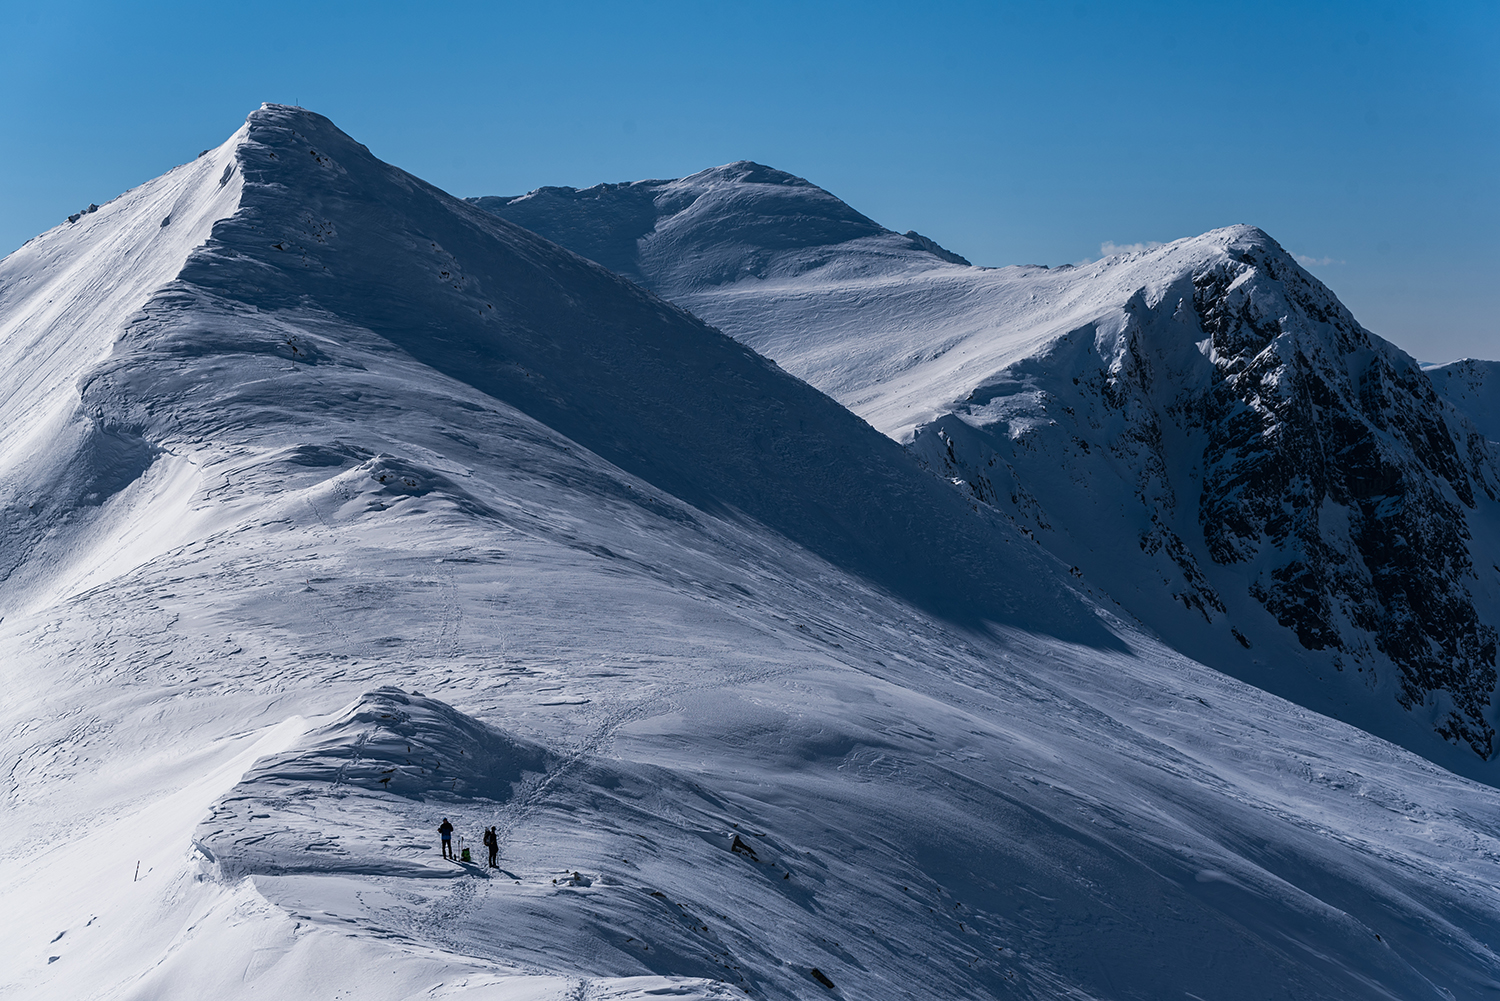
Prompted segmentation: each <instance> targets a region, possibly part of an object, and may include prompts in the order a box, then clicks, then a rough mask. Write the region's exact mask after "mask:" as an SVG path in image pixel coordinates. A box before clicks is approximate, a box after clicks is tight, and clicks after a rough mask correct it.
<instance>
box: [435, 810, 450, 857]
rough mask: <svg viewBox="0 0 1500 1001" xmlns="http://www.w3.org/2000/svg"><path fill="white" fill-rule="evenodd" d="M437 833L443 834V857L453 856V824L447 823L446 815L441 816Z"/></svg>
mask: <svg viewBox="0 0 1500 1001" xmlns="http://www.w3.org/2000/svg"><path fill="white" fill-rule="evenodd" d="M438 833H439V834H441V835H442V836H443V858H446V859H451V858H452V857H453V825H452V824H450V823H448V818H447V817H444V818H443V823H442V826H440V827H439V828H438Z"/></svg>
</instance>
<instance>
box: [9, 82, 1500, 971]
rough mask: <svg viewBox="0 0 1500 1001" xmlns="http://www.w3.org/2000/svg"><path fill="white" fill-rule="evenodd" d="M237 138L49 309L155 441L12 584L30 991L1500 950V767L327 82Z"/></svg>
mask: <svg viewBox="0 0 1500 1001" xmlns="http://www.w3.org/2000/svg"><path fill="white" fill-rule="evenodd" d="M221 152H222V151H221ZM227 152H228V155H229V156H230V157H231V158H232V161H233V165H234V167H235V171H234V174H235V176H239V177H240V178H241V183H242V187H241V188H240V189H239V192H238V194H237V195H236V196H235V197H236V201H235V203H234V204H233V205H226V206H218V205H216V204H210V203H207V202H206V203H204V205H203V208H202V211H203V212H204V213H205V214H211V215H212V216H213V219H212V220H211V221H210V222H208V223H205V224H204V225H205V226H206V228H207V231H208V234H209V235H208V237H207V238H206V239H205V240H204V241H203V242H202V243H201V244H199V245H198V246H197V247H196V249H191V250H190V252H189V253H188V254H187V256H186V258H185V259H184V260H183V261H182V262H181V263H180V264H178V265H175V267H176V271H175V272H174V273H172V274H171V276H170V277H168V278H165V279H163V282H162V284H161V285H160V286H159V287H157V288H156V289H154V290H153V291H151V292H150V294H148V295H147V296H146V297H145V300H144V301H143V302H141V303H139V304H138V305H133V306H132V307H131V308H132V309H133V312H131V313H129V314H128V315H125V316H117V315H110V316H104V315H103V314H101V315H100V317H99V318H97V319H95V318H91V317H89V316H88V314H86V313H83V312H79V313H78V314H77V315H79V316H80V317H83V318H84V320H81V321H80V322H85V321H86V322H87V323H88V324H96V325H102V324H111V325H112V326H111V327H110V328H109V329H90V330H76V329H73V328H71V327H69V326H68V325H66V324H61V325H58V326H56V327H54V328H51V329H50V330H48V331H41V332H37V331H35V328H33V327H32V326H30V325H29V324H28V323H26V322H20V321H17V323H16V326H15V327H14V328H7V329H14V330H18V331H20V334H21V335H23V336H31V335H33V334H34V337H35V340H34V343H36V344H38V345H40V347H41V349H43V350H51V351H52V352H53V353H54V359H55V360H54V364H56V365H59V366H62V367H63V368H64V369H65V370H66V371H65V374H63V375H57V374H55V373H53V372H52V371H51V370H50V369H49V370H48V372H47V377H48V378H52V379H55V380H56V381H55V383H54V384H55V385H56V386H57V387H58V388H57V389H56V390H55V391H54V395H59V394H60V395H61V397H62V399H61V401H57V400H54V401H52V403H53V405H54V406H56V407H59V408H70V409H71V411H72V412H76V413H77V414H79V417H78V418H77V419H78V420H84V419H87V420H89V421H90V422H91V425H90V426H93V427H97V428H99V429H101V432H100V433H107V434H118V435H122V436H124V435H130V436H133V439H132V440H138V441H139V442H141V443H142V444H141V447H142V448H143V449H146V450H147V453H146V454H148V455H149V456H150V459H149V461H148V462H144V463H143V464H142V465H143V468H141V469H139V470H137V471H136V472H135V473H134V474H133V475H130V476H125V475H122V476H121V477H120V479H121V480H123V482H121V483H119V484H117V485H116V486H115V489H113V490H110V491H107V492H105V491H97V492H96V493H98V496H97V497H96V498H94V499H93V501H91V502H90V504H91V506H89V507H88V510H87V511H84V510H83V506H81V505H80V506H75V507H73V508H68V509H64V510H60V511H58V513H56V514H55V515H49V516H48V517H50V519H51V520H49V521H47V522H46V523H45V530H44V531H43V532H42V542H40V543H38V544H37V545H36V546H34V547H33V548H31V549H29V550H28V552H27V555H26V556H25V558H24V559H23V560H22V561H21V562H20V564H19V566H18V567H17V569H16V571H14V572H11V573H10V574H9V575H8V576H7V578H6V579H5V582H4V584H3V585H0V603H3V619H0V649H3V651H4V653H5V656H4V658H3V660H0V663H3V667H4V671H5V684H6V688H7V696H8V697H7V699H6V701H5V703H4V705H3V709H0V711H3V713H4V723H5V726H4V728H3V729H0V734H3V737H0V741H3V747H4V754H5V760H6V762H7V763H8V765H9V767H8V769H7V771H6V773H5V785H4V796H5V807H4V810H5V823H4V824H3V825H0V893H3V896H4V899H5V901H6V903H7V907H6V908H4V909H3V911H0V942H3V943H4V945H3V947H0V948H3V949H4V953H3V958H4V962H0V990H3V991H4V992H5V994H6V996H7V997H19V998H32V997H36V998H42V997H47V998H51V997H99V998H148V997H149V998H179V997H181V998H200V997H205V996H211V997H216V998H252V997H265V996H267V995H272V994H274V995H275V996H277V997H282V998H287V999H297V998H309V999H311V998H333V997H341V996H355V995H358V996H360V997H362V998H369V999H382V998H416V997H445V996H453V995H459V994H462V995H464V996H473V997H478V998H495V999H500V998H508V999H509V998H592V999H603V998H622V999H623V998H630V997H639V998H644V997H663V996H668V997H671V996H675V997H703V998H727V997H743V996H746V994H747V993H748V994H749V995H750V996H755V997H760V996H765V997H774V998H812V997H825V996H830V995H831V996H839V997H890V998H901V997H912V998H925V997H934V996H941V997H1023V998H1026V997H1031V998H1054V997H1076V998H1135V997H1180V996H1190V997H1201V998H1207V997H1214V998H1231V999H1232V998H1263V997H1266V996H1272V997H1288V998H1291V997H1296V998H1304V997H1328V998H1370V997H1391V998H1421V997H1462V998H1468V997H1486V996H1493V995H1494V994H1495V993H1496V992H1497V989H1500V954H1497V942H1496V938H1495V935H1496V931H1495V930H1496V929H1497V928H1500V920H1497V919H1500V903H1497V901H1500V897H1497V895H1496V890H1497V888H1500V841H1497V839H1500V793H1497V792H1496V790H1494V789H1492V788H1489V787H1486V786H1484V785H1480V784H1477V783H1475V782H1472V781H1470V780H1467V779H1464V778H1461V777H1458V776H1456V775H1454V774H1452V773H1449V772H1445V771H1443V770H1442V769H1441V768H1438V767H1437V766H1435V765H1433V764H1431V763H1430V762H1428V761H1426V760H1424V759H1422V758H1419V757H1417V756H1415V755H1412V754H1410V753H1409V752H1406V751H1404V750H1401V749H1400V748H1397V747H1395V746H1393V745H1391V744H1388V743H1385V742H1383V741H1381V740H1379V739H1377V738H1374V737H1371V736H1370V735H1368V734H1367V733H1364V732H1361V731H1359V730H1356V729H1354V728H1351V727H1348V726H1345V725H1342V724H1339V723H1337V722H1333V721H1330V720H1329V719H1327V718H1326V717H1323V716H1319V715H1317V714H1315V713H1311V712H1308V711H1306V710H1304V709H1300V708H1298V707H1296V706H1294V705H1290V704H1288V703H1286V702H1284V701H1282V700H1280V699H1278V698H1276V697H1275V696H1272V695H1268V694H1266V693H1264V692H1262V691H1260V690H1257V689H1255V688H1252V687H1249V686H1246V685H1244V684H1242V683H1240V682H1237V681H1235V680H1233V679H1230V678H1227V677H1225V676H1224V675H1222V674H1219V673H1217V672H1214V671H1211V670H1208V669H1206V668H1204V667H1202V666H1200V665H1198V664H1195V663H1193V662H1192V661H1189V660H1187V659H1185V658H1184V657H1182V656H1181V655H1180V654H1177V653H1175V652H1173V651H1172V650H1170V649H1168V648H1166V647H1164V646H1162V645H1161V644H1159V643H1158V642H1156V641H1155V640H1153V639H1151V638H1150V637H1149V636H1148V635H1146V634H1144V633H1143V632H1142V631H1140V630H1139V629H1138V628H1137V627H1136V626H1135V625H1134V624H1132V622H1131V621H1129V620H1128V619H1126V618H1124V617H1122V616H1120V615H1118V614H1117V613H1115V612H1112V611H1110V608H1111V607H1112V603H1110V602H1109V601H1108V599H1105V598H1103V597H1102V596H1100V595H1099V594H1097V593H1096V592H1094V591H1092V590H1091V589H1090V588H1089V587H1088V586H1087V585H1086V584H1083V583H1079V582H1078V581H1077V580H1076V578H1074V577H1072V576H1070V575H1069V574H1068V573H1067V572H1066V569H1067V568H1066V567H1065V566H1061V565H1059V564H1057V562H1056V561H1055V560H1054V559H1052V558H1051V557H1050V556H1049V555H1048V554H1047V553H1046V552H1045V551H1044V550H1042V549H1040V548H1038V547H1036V546H1035V545H1033V544H1031V543H1029V542H1026V541H1025V540H1024V539H1022V538H1021V537H1019V536H1017V535H1015V534H1014V533H1013V532H1012V530H1011V528H1010V526H1009V524H1008V523H1007V522H1006V521H1005V520H1004V519H1003V518H1002V517H1001V516H1000V515H999V514H998V513H996V512H995V511H993V510H991V509H990V508H988V507H987V506H984V505H980V504H978V503H977V502H974V501H971V500H966V499H965V498H963V496H962V495H961V494H959V493H958V492H956V491H953V490H952V489H951V488H950V487H949V486H947V485H945V484H943V483H941V482H940V481H937V480H935V479H934V478H933V477H932V476H931V475H930V473H928V472H926V471H924V470H922V469H920V468H918V467H917V465H916V464H915V463H914V462H913V461H911V460H910V459H909V458H908V457H907V456H906V455H905V454H904V453H903V452H902V451H901V450H900V449H899V448H898V447H897V446H896V445H894V444H893V443H891V442H890V441H888V440H887V439H885V438H882V437H881V436H880V435H879V434H877V433H876V432H875V431H873V430H871V429H870V428H869V427H867V426H866V425H864V424H863V423H862V422H860V421H858V420H856V419H854V418H853V417H850V416H848V415H847V414H846V413H844V412H843V411H842V410H841V409H840V408H839V407H838V406H837V405H835V404H834V403H833V402H832V401H830V400H828V399H827V398H826V397H823V396H822V395H820V394H818V393H816V392H813V391H812V390H810V389H808V388H807V387H805V386H804V385H802V384H801V383H798V382H797V381H796V380H794V379H791V378H790V377H788V376H787V375H786V374H785V373H783V372H781V371H780V370H779V369H777V368H776V367H775V366H774V365H771V364H768V363H766V362H764V361H763V360H762V359H760V358H759V357H757V356H755V355H753V354H751V353H749V352H747V351H746V350H744V349H743V348H742V347H740V346H739V345H737V344H735V343H733V342H731V341H729V340H728V339H726V338H724V337H721V336H719V335H717V334H716V333H714V332H713V331H711V330H709V329H707V328H705V327H704V326H702V325H701V324H700V323H698V322H697V321H695V320H693V319H692V318H691V317H689V316H687V315H685V314H683V313H681V312H680V311H677V310H675V309H673V308H672V307H669V306H667V305H665V304H664V303H661V302H659V301H657V300H655V299H653V298H651V297H650V296H648V295H646V294H644V293H641V292H640V291H639V290H637V289H635V288H633V287H631V286H629V285H627V284H625V283H623V282H620V281H619V280H617V279H615V278H614V277H612V276H611V275H609V274H607V273H605V272H603V271H601V270H600V269H598V268H596V267H594V266H593V265H590V264H587V263H586V262H584V261H582V260H580V259H579V258H576V257H574V256H572V255H570V254H568V253H566V252H565V251H562V250H561V249H560V248H557V247H555V246H553V245H550V244H548V243H546V242H545V241H542V240H540V239H537V238H535V237H533V236H531V235H529V234H527V233H525V232H522V231H519V230H517V229H515V228H514V227H511V226H508V225H506V224H504V223H502V222H499V221H497V220H494V219H492V218H491V217H489V216H486V215H483V214H481V213H480V212H479V211H478V210H476V209H474V208H472V207H470V206H465V205H464V204H463V203H461V202H459V201H457V200H454V199H450V198H448V197H447V196H445V195H443V194H442V193H441V192H438V191H436V190H435V189H432V188H431V187H429V186H427V185H425V184H423V183H422V182H420V181H418V180H416V179H415V178H411V177H410V176H409V175H406V174H403V173H402V172H400V171H398V170H396V169H394V168H391V167H389V166H387V165H385V164H382V163H380V162H379V161H377V160H375V159H374V158H373V157H371V156H370V155H369V153H368V151H366V150H364V148H363V147H360V146H359V145H358V144H357V143H355V142H353V141H352V140H350V139H349V138H348V137H346V136H344V135H343V134H342V133H340V132H338V130H337V129H335V128H334V127H333V126H332V124H331V123H329V122H327V120H326V119H322V118H320V117H318V116H316V115H312V114H310V113H308V112H305V111H302V110H300V109H294V108H286V107H280V106H266V107H264V108H263V109H261V110H260V111H258V112H256V113H254V114H253V115H251V117H250V120H249V122H248V125H247V128H246V130H245V131H244V132H243V133H241V134H240V135H239V136H237V137H236V138H235V139H234V140H232V141H231V144H230V146H229V147H228V150H227ZM214 155H215V156H218V155H220V154H219V153H215V154H214ZM220 170H221V173H222V168H220ZM172 176H173V175H168V178H170V177H172ZM154 183H163V182H154ZM226 186H227V185H226ZM148 187H149V186H148ZM133 197H135V193H132V194H128V195H126V196H124V198H122V199H121V200H120V201H122V202H124V201H127V200H129V199H131V198H133ZM225 210H227V211H225ZM101 211H102V210H101ZM143 211H144V210H143ZM152 211H154V209H153V210H152ZM179 221H181V219H180V218H179V217H177V216H174V220H173V223H172V225H177V224H178V222H179ZM112 225H114V226H118V227H120V228H121V229H122V230H126V229H128V228H129V227H131V226H135V227H137V229H136V231H137V232H146V230H145V229H144V226H143V224H142V222H141V219H140V218H136V217H135V216H129V215H128V214H124V213H122V216H121V217H120V218H118V219H117V220H116V221H115V222H114V223H113V224H112ZM112 234H113V230H112V229H111V230H107V231H106V230H105V229H104V228H102V227H101V228H100V229H99V230H98V236H96V239H99V238H100V237H106V236H112ZM60 238H61V237H60V236H59V235H58V234H57V233H53V234H49V235H47V236H46V237H43V238H41V239H42V240H43V241H47V240H56V239H60ZM120 239H121V241H122V243H128V241H127V240H125V238H124V237H121V238H120ZM86 252H87V246H85V245H80V247H79V248H76V249H75V250H74V251H72V252H71V253H73V254H80V253H86ZM164 253H165V251H164ZM61 256H62V255H60V256H59V264H60V265H67V263H68V262H66V261H62V259H61ZM21 263H24V262H21ZM163 268H164V269H165V270H166V271H171V268H170V267H168V266H167V265H166V264H163ZM57 273H59V274H61V273H65V272H64V271H59V272H57ZM0 274H3V275H4V284H3V285H0V295H5V296H10V295H13V294H14V291H13V289H12V286H13V285H25V284H26V283H28V281H30V280H31V278H30V275H31V272H30V271H29V270H27V269H26V268H25V267H22V266H21V264H18V262H17V261H16V260H15V259H14V258H12V259H8V260H7V261H6V262H5V263H4V264H3V265H0ZM77 274H79V275H80V279H82V278H83V272H77ZM87 279H88V280H79V281H78V282H77V283H76V286H77V287H76V288H75V287H74V286H72V285H69V284H67V283H59V284H57V285H56V286H55V287H54V292H53V295H54V298H57V299H59V300H66V299H67V298H68V297H69V296H74V295H76V296H79V297H83V296H85V295H87V294H88V289H89V288H90V287H91V285H92V283H93V282H100V283H103V282H105V281H106V276H103V275H98V274H93V273H89V274H88V275H87ZM6 301H10V300H6ZM80 301H82V300H80ZM62 304H63V306H64V307H66V302H63V303H62ZM492 314H493V315H492ZM64 315H66V310H65V311H64ZM3 322H11V318H10V316H9V314H8V313H7V314H6V315H5V316H4V318H3ZM8 336H17V335H16V334H11V335H8ZM70 344H83V345H86V346H87V350H85V349H82V348H80V349H78V350H73V349H71V348H70V347H69V345H70ZM101 345H102V346H103V350H102V352H101V351H99V350H96V349H97V348H99V347H100V346H101ZM0 378H5V379H7V380H8V379H10V378H12V375H11V373H10V372H8V371H7V372H6V373H4V374H3V375H0ZM7 388H9V383H7ZM99 454H100V453H99V452H98V451H97V450H91V449H90V448H88V447H85V446H80V445H79V444H78V443H77V442H76V440H75V439H71V438H66V437H59V438H57V439H55V440H54V441H53V442H52V444H51V447H50V448H49V449H42V448H37V449H34V450H31V451H25V450H22V451H17V452H9V453H7V456H8V457H7V461H6V466H5V474H6V475H7V476H8V477H11V480H10V481H9V482H13V483H20V484H24V483H25V482H26V481H27V479H28V477H29V476H31V475H32V474H33V471H34V470H39V469H59V470H71V471H74V473H75V474H76V475H77V476H78V477H79V478H86V477H88V476H92V475H94V473H93V470H94V468H95V465H97V464H99V462H100V460H99V459H98V456H99ZM91 464H94V465H91ZM79 512H83V513H82V514H80V513H79ZM85 515H86V516H85ZM16 516H17V515H15V514H13V513H8V514H7V520H8V523H9V520H10V519H12V518H14V517H16ZM18 574H19V575H20V576H18ZM387 780H388V781H387ZM445 816H446V817H449V818H451V819H452V820H453V822H454V824H455V826H456V827H457V829H458V833H459V834H460V835H461V836H462V837H464V838H465V839H466V842H467V843H468V844H470V845H476V844H477V842H478V838H479V834H480V832H481V831H482V829H483V828H484V827H487V826H492V825H493V826H495V827H497V829H498V831H499V833H500V836H501V844H502V850H501V858H500V868H499V869H498V870H493V871H492V870H488V869H487V868H486V867H483V866H478V865H465V864H463V863H444V862H442V860H440V859H438V858H437V857H436V843H435V838H434V835H435V828H436V826H437V824H438V823H439V821H440V820H441V819H442V818H443V817H445ZM137 863H138V866H137ZM574 873H577V876H576V878H575V876H574ZM814 970H816V971H817V976H815V975H814V973H813V971H814ZM818 977H822V978H823V981H826V982H828V983H832V984H833V985H834V986H833V987H832V988H830V987H828V986H826V985H825V983H824V982H823V981H820V980H819V979H818Z"/></svg>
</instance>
